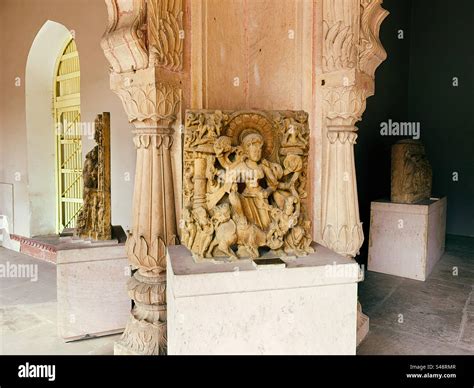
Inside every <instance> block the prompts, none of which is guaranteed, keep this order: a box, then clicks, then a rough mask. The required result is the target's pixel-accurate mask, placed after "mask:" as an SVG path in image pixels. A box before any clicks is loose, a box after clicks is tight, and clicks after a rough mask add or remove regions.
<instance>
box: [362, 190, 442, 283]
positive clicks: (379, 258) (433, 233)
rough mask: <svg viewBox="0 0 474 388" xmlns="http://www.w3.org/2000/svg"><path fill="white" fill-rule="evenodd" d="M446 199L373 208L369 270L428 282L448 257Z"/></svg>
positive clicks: (374, 204) (386, 203) (383, 203)
mask: <svg viewBox="0 0 474 388" xmlns="http://www.w3.org/2000/svg"><path fill="white" fill-rule="evenodd" d="M445 234H446V198H442V199H438V198H433V199H431V200H427V201H423V202H421V203H418V204H399V203H392V202H389V201H375V202H372V206H371V221H370V237H369V258H368V270H369V271H374V272H381V273H385V274H389V275H396V276H401V277H404V278H409V279H415V280H422V281H424V280H426V278H427V277H428V276H429V274H430V273H431V271H432V269H433V267H434V266H435V264H436V263H437V261H438V260H439V259H440V258H441V256H442V254H443V253H444V245H445Z"/></svg>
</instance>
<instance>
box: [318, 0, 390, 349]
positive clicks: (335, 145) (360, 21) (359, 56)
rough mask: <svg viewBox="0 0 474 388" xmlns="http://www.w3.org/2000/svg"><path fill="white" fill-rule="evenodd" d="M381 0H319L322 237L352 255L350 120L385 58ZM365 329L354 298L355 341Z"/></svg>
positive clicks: (353, 130)
mask: <svg viewBox="0 0 474 388" xmlns="http://www.w3.org/2000/svg"><path fill="white" fill-rule="evenodd" d="M382 1H383V0H324V1H323V5H322V8H323V9H322V14H323V26H322V29H323V50H322V51H323V52H322V75H321V80H320V81H321V87H322V95H323V103H324V106H323V122H322V125H323V131H322V132H323V134H324V136H325V137H326V140H325V142H324V143H323V150H324V152H323V163H322V166H323V171H322V175H323V178H322V201H321V203H322V209H321V211H322V212H321V223H322V225H321V229H322V241H323V243H324V244H325V245H326V246H327V247H328V248H330V249H332V250H334V251H336V252H338V253H340V254H343V255H346V256H349V257H354V256H356V255H357V254H358V253H359V249H360V247H361V246H362V243H363V241H364V233H363V230H362V223H361V222H360V218H359V204H358V198H357V182H356V172H355V161H354V145H355V144H356V140H357V127H356V126H355V124H356V123H357V122H358V121H360V120H361V118H362V114H363V113H364V111H365V107H366V99H367V97H369V96H372V95H373V94H374V80H375V70H376V69H377V67H378V66H379V65H380V63H382V62H383V61H384V60H385V58H386V53H385V50H384V49H383V47H382V44H381V43H380V40H379V29H380V25H381V23H382V21H383V20H384V19H385V17H386V16H387V15H388V12H387V11H386V10H384V9H383V8H382V7H381V3H382ZM368 331H369V318H368V317H367V316H366V315H364V314H363V313H362V307H361V305H360V303H359V304H358V314H357V344H359V343H360V342H361V341H362V340H363V338H364V337H365V336H366V335H367V333H368Z"/></svg>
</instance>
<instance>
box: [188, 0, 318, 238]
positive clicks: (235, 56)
mask: <svg viewBox="0 0 474 388" xmlns="http://www.w3.org/2000/svg"><path fill="white" fill-rule="evenodd" d="M316 3H317V2H315V1H313V0H279V1H278V2H275V1H274V0H203V1H199V2H198V1H196V2H192V4H191V6H192V7H191V9H192V18H193V21H192V35H193V38H192V39H193V45H192V66H191V76H192V98H191V101H192V102H191V107H192V108H193V109H221V110H224V109H228V110H245V109H257V110H288V109H291V110H305V111H306V112H308V113H309V114H310V128H311V131H312V132H311V140H312V143H311V155H310V161H309V163H310V165H313V166H315V167H314V168H311V169H310V171H315V170H316V171H320V167H319V166H320V156H321V152H320V149H321V144H320V142H319V143H318V141H317V140H316V139H321V136H320V123H317V122H316V117H318V116H317V114H316V108H315V104H314V100H313V98H314V95H313V91H314V89H313V79H314V78H315V77H314V74H315V71H316V69H315V56H314V52H313V38H314V35H313V33H314V29H313V23H314V19H313V18H314V13H313V12H315V8H316V5H315V4H316ZM270 14H271V17H269V15H270ZM308 181H309V182H312V185H311V187H309V188H308V189H309V190H310V191H314V192H315V193H319V192H320V182H321V179H320V176H319V174H317V175H316V176H310V179H309V180H308ZM310 198H313V196H312V195H311V194H310ZM319 206H320V198H319V196H316V199H315V201H314V202H313V203H312V204H309V207H310V209H309V211H310V212H311V213H314V214H315V215H314V216H313V229H318V228H319V219H320V217H319V213H318V212H317V211H315V212H313V209H315V208H319ZM313 232H314V234H315V235H316V234H317V232H316V231H315V230H314V231H313Z"/></svg>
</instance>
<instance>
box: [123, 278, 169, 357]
mask: <svg viewBox="0 0 474 388" xmlns="http://www.w3.org/2000/svg"><path fill="white" fill-rule="evenodd" d="M128 293H129V296H130V298H131V299H133V300H134V304H135V305H134V307H133V309H132V311H131V315H130V318H129V321H128V323H127V326H126V328H125V332H124V333H123V335H122V337H121V339H120V341H118V342H116V343H115V348H114V354H115V355H165V354H166V274H161V275H158V276H146V275H143V274H142V273H141V272H140V270H138V271H137V272H135V274H134V275H133V277H132V278H131V279H130V280H129V282H128Z"/></svg>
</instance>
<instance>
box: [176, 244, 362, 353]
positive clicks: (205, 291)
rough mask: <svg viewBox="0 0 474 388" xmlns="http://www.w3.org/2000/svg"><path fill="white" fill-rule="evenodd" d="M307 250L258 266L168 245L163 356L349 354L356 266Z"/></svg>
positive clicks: (320, 251) (354, 325) (328, 253)
mask: <svg viewBox="0 0 474 388" xmlns="http://www.w3.org/2000/svg"><path fill="white" fill-rule="evenodd" d="M314 248H315V253H313V254H311V255H309V256H307V257H304V258H293V259H290V258H282V260H283V261H284V262H285V263H286V268H271V266H270V268H269V269H265V266H263V269H262V266H258V267H256V266H255V265H253V263H252V261H250V260H239V261H238V262H232V263H212V262H211V263H195V262H194V261H193V259H192V256H191V253H190V252H189V251H188V250H187V249H186V248H185V247H183V246H174V247H169V249H168V272H167V277H168V279H167V304H168V313H167V315H168V354H171V355H185V354H194V355H196V354H199V355H211V354H254V355H255V354H355V352H356V331H357V282H358V281H359V280H360V275H359V266H358V264H357V263H356V262H355V261H353V260H350V259H347V258H345V257H343V256H341V255H338V254H336V253H334V252H332V251H330V250H328V249H327V248H324V247H322V246H320V245H315V246H314Z"/></svg>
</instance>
